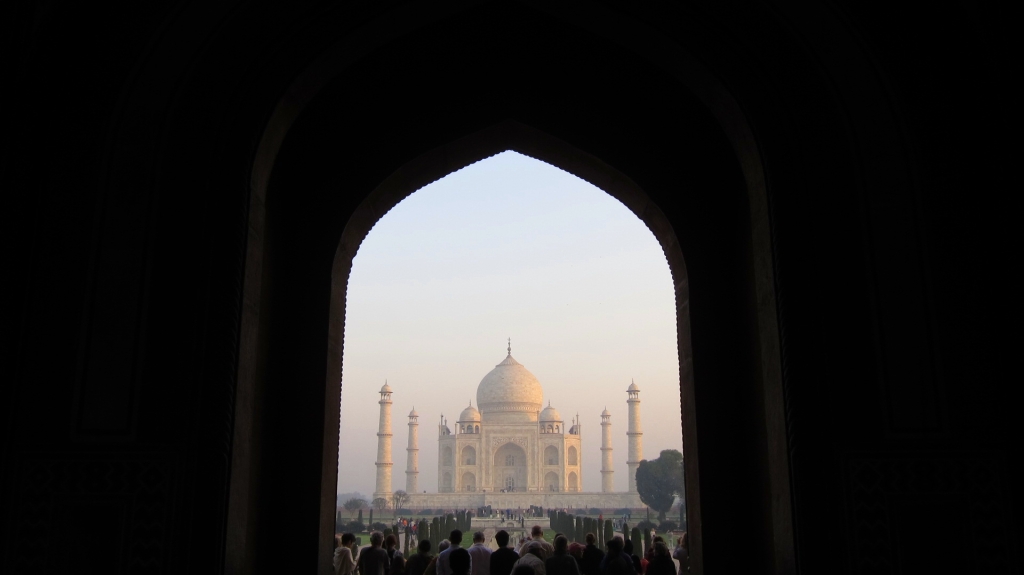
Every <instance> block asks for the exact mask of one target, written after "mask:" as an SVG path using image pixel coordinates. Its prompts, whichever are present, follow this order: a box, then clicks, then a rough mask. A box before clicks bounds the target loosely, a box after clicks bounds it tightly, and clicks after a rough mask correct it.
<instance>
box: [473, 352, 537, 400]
mask: <svg viewBox="0 0 1024 575" xmlns="http://www.w3.org/2000/svg"><path fill="white" fill-rule="evenodd" d="M543 400H544V391H543V390H542V389H541V387H540V382H539V381H537V378H536V377H534V376H533V374H532V373H530V371H529V370H527V369H526V368H525V367H523V364H521V363H519V362H518V361H516V360H515V358H513V357H512V351H511V350H509V354H508V357H506V358H505V360H504V361H502V362H501V363H499V364H498V365H496V366H494V369H492V370H491V372H490V373H488V374H487V375H485V376H484V378H483V379H481V380H480V385H479V386H478V387H477V388H476V404H477V407H479V408H480V411H481V412H483V413H493V412H501V411H506V412H507V411H520V412H531V413H534V414H536V413H537V412H538V411H540V409H541V407H542V405H543Z"/></svg>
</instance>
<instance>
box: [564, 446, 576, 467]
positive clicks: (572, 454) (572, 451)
mask: <svg viewBox="0 0 1024 575" xmlns="http://www.w3.org/2000/svg"><path fill="white" fill-rule="evenodd" d="M567 454H568V460H569V465H577V464H578V461H579V457H577V455H576V447H575V446H573V445H570V446H569V449H568V450H567Z"/></svg>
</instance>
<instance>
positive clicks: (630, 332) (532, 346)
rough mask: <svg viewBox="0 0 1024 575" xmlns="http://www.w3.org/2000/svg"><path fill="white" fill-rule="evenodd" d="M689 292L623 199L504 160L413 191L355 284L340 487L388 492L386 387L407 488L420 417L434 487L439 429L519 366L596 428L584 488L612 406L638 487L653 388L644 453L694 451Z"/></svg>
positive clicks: (423, 484) (425, 473)
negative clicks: (637, 418) (383, 461)
mask: <svg viewBox="0 0 1024 575" xmlns="http://www.w3.org/2000/svg"><path fill="white" fill-rule="evenodd" d="M674 299H675V296H674V294H673V290H672V281H671V276H670V274H669V269H668V263H667V262H666V260H665V256H664V254H663V252H662V250H661V246H659V245H658V242H657V240H656V239H655V238H654V236H653V235H652V234H651V232H650V231H649V230H648V229H647V228H646V226H645V225H644V223H643V222H641V221H640V220H639V219H638V218H637V217H636V216H634V215H633V214H632V213H631V212H630V211H629V210H627V209H626V207H625V206H623V205H622V204H621V203H619V201H618V200H616V199H614V198H612V197H611V196H609V195H608V194H606V193H604V192H603V191H601V190H600V189H598V188H596V187H594V186H592V185H591V184H589V183H587V182H585V181H583V180H581V179H579V178H577V177H576V176H573V175H571V174H569V173H566V172H563V171H562V170H559V169H558V168H555V167H553V166H551V165H549V164H546V163H543V162H540V161H537V160H534V159H532V158H528V157H526V156H523V155H520V154H517V153H514V152H505V153H502V154H498V155H497V156H494V157H491V158H489V159H486V160H483V161H481V162H478V163H476V164H473V165H471V166H469V167H467V168H464V169H462V170H460V171H458V172H455V173H452V174H450V175H448V176H447V177H445V178H443V179H441V180H438V181H437V182H434V183H433V184H430V185H429V186H426V187H424V188H422V189H421V190H419V191H417V192H416V193H414V194H412V195H411V196H409V197H408V198H406V199H405V200H404V201H402V202H401V203H400V204H398V205H397V206H396V207H395V208H394V209H392V210H391V211H390V212H389V213H388V214H387V215H386V216H384V217H383V218H382V219H381V220H380V221H379V222H378V223H377V225H376V226H375V227H374V228H373V230H371V231H370V234H369V235H368V236H367V237H366V239H365V240H364V241H363V243H362V245H361V246H360V248H359V252H358V253H357V254H356V257H355V261H354V264H353V267H352V275H351V278H350V279H349V284H348V305H347V309H346V326H345V356H344V372H343V392H342V398H341V400H342V401H341V447H340V461H341V465H340V472H339V476H338V489H339V492H350V491H359V492H361V493H363V494H364V495H366V496H370V495H371V494H372V492H373V490H374V484H375V479H374V478H375V467H374V459H375V458H376V449H377V437H376V432H377V420H378V413H379V411H378V410H379V406H378V405H377V401H378V400H379V395H378V393H377V392H378V391H379V390H380V387H381V385H383V384H384V381H385V380H387V381H388V383H389V384H390V385H391V387H392V388H393V389H394V395H393V397H392V399H393V401H394V405H393V407H392V418H393V425H394V428H393V433H394V437H393V440H392V441H393V444H392V454H393V456H392V457H393V461H394V467H393V468H392V471H393V473H392V477H393V479H392V489H393V490H398V489H405V470H406V451H405V448H406V446H407V441H408V431H409V428H408V422H409V420H408V417H407V416H408V413H409V411H410V410H411V409H412V408H413V406H415V407H416V411H417V412H418V413H419V415H420V428H419V434H420V441H419V444H420V445H419V447H420V454H419V455H420V457H419V469H420V478H419V486H420V490H421V491H422V490H426V491H427V492H430V493H433V492H435V491H436V490H437V424H438V421H439V418H440V416H441V414H444V415H445V416H446V417H447V418H448V421H449V425H450V426H452V427H454V423H455V421H456V420H457V419H458V415H459V413H460V412H461V411H462V409H463V408H465V407H466V406H467V405H469V402H470V400H472V401H473V403H474V405H475V404H476V388H477V385H478V384H479V383H480V380H481V379H482V378H483V377H484V375H486V374H487V372H489V371H490V370H491V369H492V368H494V366H495V365H496V364H497V363H498V362H500V361H501V360H502V359H504V358H505V347H506V338H508V337H511V338H512V356H513V357H515V358H516V360H518V361H519V362H520V363H522V364H523V365H524V366H526V368H527V369H529V370H530V371H531V372H532V373H533V374H534V375H535V376H536V377H537V379H539V380H540V383H541V385H542V386H543V389H544V400H545V405H547V402H548V400H550V401H551V404H552V405H553V406H554V407H555V408H557V409H558V410H559V411H560V412H561V414H562V417H563V419H565V421H566V422H568V421H570V419H571V418H572V416H574V415H575V414H576V413H577V412H578V413H579V415H580V419H581V421H582V425H583V428H582V429H583V434H582V441H583V453H582V457H583V489H584V490H585V491H600V487H601V473H600V468H601V458H600V447H601V427H600V423H601V418H600V414H601V411H602V410H603V409H604V408H605V406H607V407H608V410H609V411H611V413H612V432H613V438H614V444H613V447H614V463H615V488H616V490H617V491H625V489H626V388H627V387H628V386H629V382H630V380H631V379H635V380H636V383H637V385H639V386H640V389H641V394H640V398H641V400H642V403H641V413H642V415H641V419H642V422H643V431H644V437H643V440H644V457H645V458H648V459H650V458H654V457H657V456H658V453H659V452H660V451H661V450H662V449H668V448H673V449H682V437H681V434H680V425H679V421H680V420H679V385H678V381H679V375H678V374H679V369H678V357H677V354H676V334H675V321H676V317H675V303H674Z"/></svg>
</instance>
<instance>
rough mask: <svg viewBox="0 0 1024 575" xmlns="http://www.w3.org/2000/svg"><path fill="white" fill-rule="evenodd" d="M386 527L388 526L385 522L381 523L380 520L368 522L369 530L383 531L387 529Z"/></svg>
mask: <svg viewBox="0 0 1024 575" xmlns="http://www.w3.org/2000/svg"><path fill="white" fill-rule="evenodd" d="M387 528H388V525H387V523H381V522H380V521H375V522H373V523H371V524H370V530H371V531H380V532H381V533H383V532H384V530H385V529H387Z"/></svg>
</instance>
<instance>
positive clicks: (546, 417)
mask: <svg viewBox="0 0 1024 575" xmlns="http://www.w3.org/2000/svg"><path fill="white" fill-rule="evenodd" d="M540 420H541V421H562V414H561V413H558V410H557V409H555V408H554V407H551V404H550V403H549V404H548V406H547V407H545V408H544V411H541V412H540Z"/></svg>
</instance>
